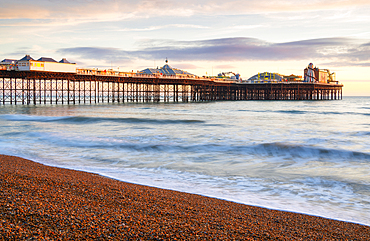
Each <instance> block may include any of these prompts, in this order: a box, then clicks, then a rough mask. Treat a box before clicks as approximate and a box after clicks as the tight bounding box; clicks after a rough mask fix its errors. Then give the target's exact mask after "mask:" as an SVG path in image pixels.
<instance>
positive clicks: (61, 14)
mask: <svg viewBox="0 0 370 241" xmlns="http://www.w3.org/2000/svg"><path fill="white" fill-rule="evenodd" d="M1 5H2V6H1V8H0V18H1V19H49V20H55V19H58V20H67V19H69V20H71V19H73V20H75V21H81V20H83V21H113V20H122V19H128V18H147V17H156V16H157V17H158V16H193V15H235V14H254V13H278V12H292V11H293V12H304V11H319V10H327V9H331V10H335V9H341V8H348V7H361V6H369V5H370V3H369V1H368V0H313V1H303V0H231V1H224V0H186V1H183V0H136V1H135V0H64V1H57V0H32V1H24V0H11V1H3V3H1ZM61 23H62V22H61Z"/></svg>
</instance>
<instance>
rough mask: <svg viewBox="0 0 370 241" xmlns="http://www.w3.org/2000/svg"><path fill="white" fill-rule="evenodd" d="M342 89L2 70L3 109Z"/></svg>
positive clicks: (292, 96)
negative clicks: (17, 106)
mask: <svg viewBox="0 0 370 241" xmlns="http://www.w3.org/2000/svg"><path fill="white" fill-rule="evenodd" d="M342 87H343V85H340V84H324V83H305V82H278V83H229V82H216V81H212V80H209V79H203V78H175V77H173V78H171V77H158V76H152V75H148V76H140V75H132V76H103V75H82V74H74V73H57V72H36V71H6V70H0V105H5V104H11V105H13V104H14V105H17V104H21V105H30V104H33V105H37V104H77V103H111V102H198V101H217V100H337V99H342Z"/></svg>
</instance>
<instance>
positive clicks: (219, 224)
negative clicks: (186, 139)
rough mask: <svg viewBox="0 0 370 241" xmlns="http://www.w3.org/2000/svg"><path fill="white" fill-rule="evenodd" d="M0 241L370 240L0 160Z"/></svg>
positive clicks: (314, 223)
mask: <svg viewBox="0 0 370 241" xmlns="http://www.w3.org/2000/svg"><path fill="white" fill-rule="evenodd" d="M0 188H1V192H0V240H9V239H28V238H36V239H54V240H58V239H62V240H64V239H77V240H86V239H87V240H91V239H104V240H107V239H108V240H109V239H114V240H117V239H119V240H140V239H142V240H163V239H165V240H195V239H196V240H207V239H215V240H219V239H222V240H271V239H273V240H370V227H369V226H364V225H359V224H354V223H348V222H341V221H336V220H330V219H325V218H320V217H315V216H309V215H304V214H297V213H290V212H283V211H276V210H269V209H264V208H259V207H253V206H248V205H243V204H238V203H233V202H228V201H224V200H219V199H214V198H208V197H204V196H200V195H195V194H187V193H182V192H176V191H171V190H164V189H158V188H153V187H147V186H142V185H135V184H130V183H125V182H121V181H117V180H113V179H110V178H106V177H102V176H99V175H96V174H91V173H86V172H81V171H74V170H68V169H62V168H56V167H49V166H45V165H42V164H39V163H35V162H32V161H29V160H26V159H22V158H18V157H13V156H1V155H0Z"/></svg>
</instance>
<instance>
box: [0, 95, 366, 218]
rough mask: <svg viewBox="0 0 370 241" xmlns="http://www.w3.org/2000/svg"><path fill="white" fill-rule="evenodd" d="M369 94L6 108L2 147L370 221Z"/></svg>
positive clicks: (131, 177)
mask: <svg viewBox="0 0 370 241" xmlns="http://www.w3.org/2000/svg"><path fill="white" fill-rule="evenodd" d="M369 137H370V98H369V97H345V98H344V99H343V100H340V101H225V102H212V103H184V104H182V103H180V104H173V103H171V104H131V103H126V104H110V105H75V106H68V105H64V106H63V105H58V106H57V105H46V106H41V105H40V106H3V105H2V106H0V153H2V154H8V155H16V156H21V157H25V158H28V159H31V160H35V161H38V162H41V163H44V164H48V165H53V166H59V167H66V168H72V169H77V170H84V171H89V172H95V173H100V174H102V175H105V176H109V177H113V178H116V179H119V180H123V181H128V182H133V183H139V184H145V185H150V186H156V187H162V188H167V189H174V190H179V191H185V192H190V193H197V194H202V195H207V196H212V197H218V198H222V199H227V200H232V201H236V202H240V203H245V204H252V205H257V206H263V207H268V208H273V209H281V210H289V211H294V212H301V213H308V214H312V215H318V216H323V217H329V218H333V219H340V220H346V221H352V222H358V223H362V224H367V225H370V174H369V173H370V142H369Z"/></svg>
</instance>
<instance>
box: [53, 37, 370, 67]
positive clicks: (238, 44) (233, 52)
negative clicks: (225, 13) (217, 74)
mask: <svg viewBox="0 0 370 241" xmlns="http://www.w3.org/2000/svg"><path fill="white" fill-rule="evenodd" d="M148 42H149V41H148ZM58 51H59V52H60V53H63V54H71V55H75V56H80V57H81V58H84V59H92V60H103V61H108V62H109V61H117V62H120V61H127V60H130V59H132V60H133V59H145V60H150V59H163V58H165V57H168V58H170V59H172V60H177V61H204V60H205V61H247V60H248V61H249V60H259V61H285V60H290V61H291V60H293V61H295V60H304V59H308V60H312V59H313V60H322V61H329V62H333V63H338V62H342V63H343V64H344V65H357V66H368V64H369V63H370V43H368V42H366V43H363V42H362V43H361V41H360V40H357V39H348V38H322V39H311V40H304V41H294V42H286V43H271V42H266V41H262V40H259V39H255V38H223V39H211V40H201V41H168V42H166V41H165V40H161V41H153V45H152V46H149V47H148V46H147V45H142V48H141V49H138V50H135V51H127V50H122V49H117V48H98V47H76V48H63V49H59V50H58Z"/></svg>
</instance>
